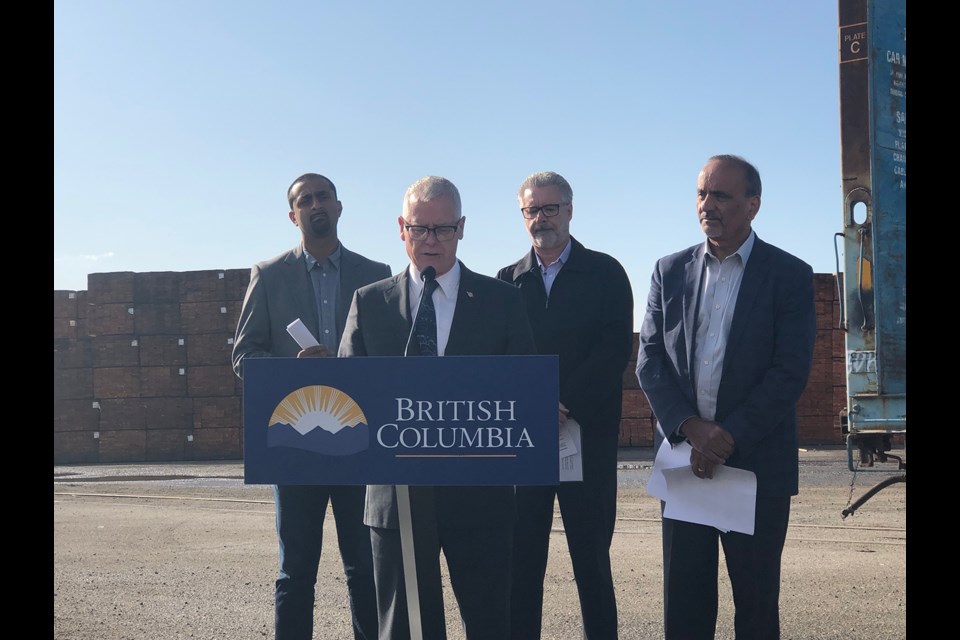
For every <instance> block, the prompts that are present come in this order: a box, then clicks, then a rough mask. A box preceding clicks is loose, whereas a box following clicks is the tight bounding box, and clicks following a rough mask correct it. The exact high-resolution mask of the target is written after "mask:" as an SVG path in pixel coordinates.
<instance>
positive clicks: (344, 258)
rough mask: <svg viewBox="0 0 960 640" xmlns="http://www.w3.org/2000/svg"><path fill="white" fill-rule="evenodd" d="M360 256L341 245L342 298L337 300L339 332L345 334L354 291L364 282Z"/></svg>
mask: <svg viewBox="0 0 960 640" xmlns="http://www.w3.org/2000/svg"><path fill="white" fill-rule="evenodd" d="M358 258H359V256H358V255H357V254H355V253H353V252H352V251H347V248H346V247H344V246H343V245H342V244H341V245H340V299H339V300H338V301H337V334H338V335H342V334H343V327H344V326H346V324H347V314H348V313H349V312H350V304H351V303H352V302H353V292H354V291H356V290H357V289H359V288H360V287H361V286H362V285H363V284H364V283H363V280H362V277H363V275H364V274H362V273H361V272H360V268H359V266H360V265H359V262H360V260H359V259H358Z"/></svg>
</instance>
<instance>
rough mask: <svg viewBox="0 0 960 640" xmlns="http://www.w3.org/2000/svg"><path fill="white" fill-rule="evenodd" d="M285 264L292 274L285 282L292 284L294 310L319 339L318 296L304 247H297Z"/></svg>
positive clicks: (291, 293) (288, 255)
mask: <svg viewBox="0 0 960 640" xmlns="http://www.w3.org/2000/svg"><path fill="white" fill-rule="evenodd" d="M284 264H285V265H286V268H287V269H289V270H290V271H291V273H292V276H291V277H290V278H284V280H283V281H284V282H290V283H291V288H292V291H291V292H290V299H291V300H292V301H293V305H294V309H295V310H296V313H297V315H298V316H299V317H300V319H301V320H302V321H303V323H304V324H305V325H306V326H307V328H308V329H310V333H312V334H313V335H314V336H315V337H319V336H320V316H319V315H318V314H317V300H316V295H315V294H314V293H313V281H311V280H310V274H309V273H308V272H307V266H306V261H305V258H304V255H303V247H302V246H297V247H296V248H295V249H294V250H293V251H291V252H290V253H289V254H287V257H286V258H285V259H284Z"/></svg>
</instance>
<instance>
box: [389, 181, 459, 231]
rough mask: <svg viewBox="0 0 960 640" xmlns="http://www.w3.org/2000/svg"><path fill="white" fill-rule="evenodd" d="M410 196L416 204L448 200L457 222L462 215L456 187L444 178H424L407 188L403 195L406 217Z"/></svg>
mask: <svg viewBox="0 0 960 640" xmlns="http://www.w3.org/2000/svg"><path fill="white" fill-rule="evenodd" d="M411 196H414V197H416V199H417V201H418V202H430V201H431V200H437V199H438V198H450V201H451V202H453V208H454V209H455V210H456V213H457V220H459V219H460V217H461V215H462V207H461V204H460V192H459V191H458V190H457V186H456V185H455V184H453V183H452V182H450V181H449V180H447V179H446V178H441V177H440V176H425V177H423V178H420V179H419V180H417V181H416V182H414V183H413V184H412V185H410V186H409V187H407V192H406V193H405V194H403V213H404V215H406V213H407V210H408V208H409V206H410V197H411Z"/></svg>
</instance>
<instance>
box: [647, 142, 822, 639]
mask: <svg viewBox="0 0 960 640" xmlns="http://www.w3.org/2000/svg"><path fill="white" fill-rule="evenodd" d="M760 192H761V184H760V175H759V173H758V172H757V170H756V169H755V168H754V167H753V165H751V164H750V163H748V162H747V161H746V160H744V159H743V158H740V157H738V156H730V155H721V156H714V157H712V158H710V159H709V161H708V162H707V164H706V165H705V166H704V167H703V169H702V170H701V172H700V176H699V179H698V182H697V216H698V219H699V221H700V226H701V229H702V230H703V232H704V234H705V235H706V236H707V240H706V242H705V243H704V244H698V245H695V246H693V247H690V248H688V249H685V250H684V251H681V252H679V253H675V254H672V255H669V256H667V257H665V258H662V259H660V260H659V261H658V262H657V265H656V268H655V269H654V273H653V277H652V281H651V286H650V294H649V297H648V300H647V312H646V316H645V318H644V321H643V326H642V327H641V330H640V352H639V354H638V357H637V378H638V379H639V381H640V386H641V387H642V388H643V391H644V393H646V395H647V398H648V399H649V401H650V405H651V407H652V409H653V412H654V414H656V417H657V421H658V423H659V427H660V430H661V431H662V432H663V434H664V436H665V437H666V438H667V439H668V440H669V442H670V443H671V445H673V444H677V443H680V442H683V441H684V440H686V441H688V442H689V443H690V444H691V446H692V452H691V456H690V466H691V470H692V472H693V473H694V475H696V476H697V477H699V478H702V479H705V480H710V479H711V478H712V477H713V473H714V469H715V467H716V466H717V465H720V464H725V465H727V466H730V467H736V468H740V469H746V470H749V471H752V472H754V473H755V474H756V477H757V502H756V524H755V531H754V534H753V535H752V536H749V535H745V534H742V533H737V532H729V533H721V532H719V531H718V530H717V529H715V528H713V527H709V526H705V525H700V524H695V523H690V522H683V521H680V520H672V519H669V518H664V519H663V571H664V626H665V634H666V638H667V639H668V640H672V639H683V640H698V639H701V638H704V639H705V638H713V637H714V633H715V630H716V618H717V574H718V561H719V551H718V543H717V539H718V538H719V540H720V542H721V543H722V544H723V550H724V555H725V557H726V564H727V572H728V575H729V577H730V583H731V586H732V588H733V599H734V606H735V609H736V614H735V620H734V625H735V628H736V636H737V639H738V640H745V639H751V638H755V639H758V640H769V639H771V638H779V637H780V619H779V596H780V557H781V553H782V551H783V543H784V539H785V538H786V533H787V523H788V520H789V514H790V497H791V496H794V495H796V494H797V489H798V477H799V468H798V459H797V424H796V411H795V409H796V403H797V400H798V399H799V397H800V394H801V393H802V392H803V389H804V387H805V386H806V382H807V376H808V374H809V372H810V364H811V358H812V354H813V343H814V338H815V336H816V316H815V308H814V301H813V271H812V269H811V268H810V266H809V265H807V264H806V263H804V262H803V261H801V260H799V259H798V258H796V257H794V256H792V255H790V254H788V253H786V252H785V251H782V250H781V249H778V248H776V247H774V246H772V245H769V244H767V243H766V242H764V241H762V240H760V238H758V237H757V236H756V234H755V233H754V231H753V230H752V227H751V223H752V221H753V219H754V216H756V214H757V212H758V211H759V209H760ZM658 444H659V443H658Z"/></svg>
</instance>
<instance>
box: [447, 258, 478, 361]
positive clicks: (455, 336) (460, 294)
mask: <svg viewBox="0 0 960 640" xmlns="http://www.w3.org/2000/svg"><path fill="white" fill-rule="evenodd" d="M475 281H476V277H475V276H474V274H473V272H472V271H470V270H469V269H467V268H466V267H465V266H464V264H463V263H462V262H461V263H460V288H459V290H458V291H457V306H456V307H455V308H454V310H453V321H452V323H451V325H450V336H449V337H448V338H447V347H446V349H444V354H446V355H457V354H462V353H466V352H467V346H468V345H469V341H470V339H471V338H470V336H471V334H473V333H474V332H473V328H472V327H471V326H470V324H471V319H473V318H478V317H480V315H479V314H478V312H477V309H478V307H479V305H480V301H479V300H478V299H477V294H476V291H474V283H475Z"/></svg>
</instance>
